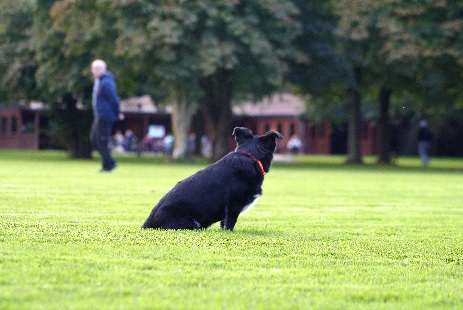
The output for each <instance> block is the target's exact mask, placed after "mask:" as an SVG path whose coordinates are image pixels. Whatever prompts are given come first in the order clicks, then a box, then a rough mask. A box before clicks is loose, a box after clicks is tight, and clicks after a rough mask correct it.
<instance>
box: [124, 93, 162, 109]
mask: <svg viewBox="0 0 463 310" xmlns="http://www.w3.org/2000/svg"><path fill="white" fill-rule="evenodd" d="M121 111H122V112H124V113H127V112H136V113H139V112H142V113H156V112H158V108H157V107H156V105H155V104H154V101H153V99H152V98H151V96H149V95H145V96H141V97H130V98H128V99H124V100H121Z"/></svg>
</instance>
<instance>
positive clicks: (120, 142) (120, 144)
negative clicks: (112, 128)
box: [112, 130, 125, 153]
mask: <svg viewBox="0 0 463 310" xmlns="http://www.w3.org/2000/svg"><path fill="white" fill-rule="evenodd" d="M124 143H125V138H124V135H123V134H122V132H121V131H120V130H118V131H116V133H115V134H114V136H113V147H112V150H113V151H115V152H117V153H123V152H124Z"/></svg>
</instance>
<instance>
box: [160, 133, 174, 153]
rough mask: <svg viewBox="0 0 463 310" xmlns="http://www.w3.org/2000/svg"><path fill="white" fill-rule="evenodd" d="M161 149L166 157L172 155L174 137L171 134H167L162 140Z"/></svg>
mask: <svg viewBox="0 0 463 310" xmlns="http://www.w3.org/2000/svg"><path fill="white" fill-rule="evenodd" d="M162 147H163V149H164V153H165V154H166V155H172V151H173V150H174V136H173V135H172V134H171V133H168V134H167V135H166V136H165V137H164V139H163V140H162Z"/></svg>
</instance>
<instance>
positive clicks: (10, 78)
mask: <svg viewBox="0 0 463 310" xmlns="http://www.w3.org/2000/svg"><path fill="white" fill-rule="evenodd" d="M34 8H35V1H33V0H21V1H16V0H5V1H2V2H1V3H0V102H3V101H19V100H30V99H35V96H36V95H37V85H36V82H35V79H34V73H35V70H36V63H35V61H34V51H33V48H32V47H31V45H32V37H31V32H32V25H33V18H32V13H33V11H34Z"/></svg>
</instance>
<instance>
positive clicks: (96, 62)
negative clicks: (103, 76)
mask: <svg viewBox="0 0 463 310" xmlns="http://www.w3.org/2000/svg"><path fill="white" fill-rule="evenodd" d="M106 67H107V66H106V62H105V61H104V60H102V59H95V60H94V61H93V62H92V68H100V69H103V70H105V71H106Z"/></svg>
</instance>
